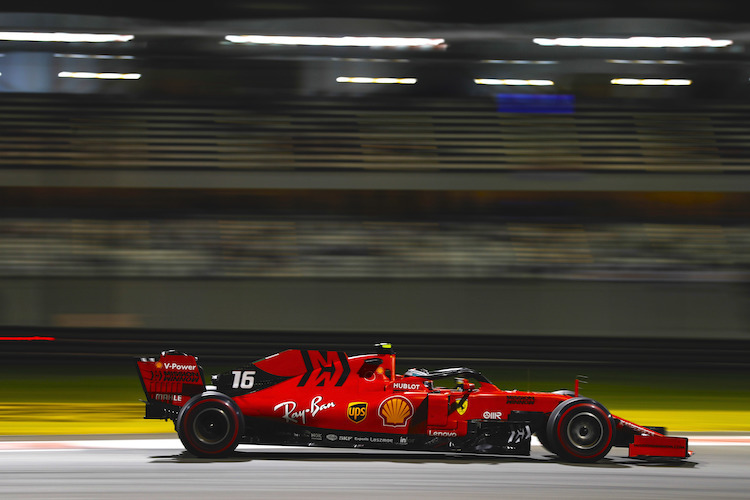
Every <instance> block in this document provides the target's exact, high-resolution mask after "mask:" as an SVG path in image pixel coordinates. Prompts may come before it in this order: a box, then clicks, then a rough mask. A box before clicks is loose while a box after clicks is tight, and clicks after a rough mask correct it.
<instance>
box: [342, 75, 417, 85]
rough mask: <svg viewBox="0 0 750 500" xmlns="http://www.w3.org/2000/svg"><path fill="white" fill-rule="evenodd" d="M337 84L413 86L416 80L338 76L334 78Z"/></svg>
mask: <svg viewBox="0 0 750 500" xmlns="http://www.w3.org/2000/svg"><path fill="white" fill-rule="evenodd" d="M336 81H337V82H338V83H391V84H401V85H414V84H415V83H417V79H416V78H390V77H380V78H370V77H367V76H339V77H338V78H336Z"/></svg>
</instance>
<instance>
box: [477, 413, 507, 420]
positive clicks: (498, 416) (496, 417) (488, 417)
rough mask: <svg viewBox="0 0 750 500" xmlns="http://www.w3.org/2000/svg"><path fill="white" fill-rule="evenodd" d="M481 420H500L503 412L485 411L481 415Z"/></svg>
mask: <svg viewBox="0 0 750 500" xmlns="http://www.w3.org/2000/svg"><path fill="white" fill-rule="evenodd" d="M482 418H484V419H486V420H502V418H503V412H501V411H486V412H484V413H482Z"/></svg>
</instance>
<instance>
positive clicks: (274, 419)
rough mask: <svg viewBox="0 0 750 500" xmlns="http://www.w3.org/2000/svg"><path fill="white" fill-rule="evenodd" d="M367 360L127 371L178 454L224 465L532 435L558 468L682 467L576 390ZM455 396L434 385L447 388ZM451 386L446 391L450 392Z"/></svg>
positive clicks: (331, 355) (164, 363) (506, 451)
mask: <svg viewBox="0 0 750 500" xmlns="http://www.w3.org/2000/svg"><path fill="white" fill-rule="evenodd" d="M375 350H376V352H375V353H374V354H364V355H359V356H347V355H346V354H345V353H343V352H336V351H313V350H299V349H292V350H287V351H283V352H280V353H278V354H274V355H272V356H268V357H267V358H263V359H260V360H258V361H255V362H253V363H250V364H248V365H246V366H243V367H241V368H238V369H236V370H231V371H228V372H225V373H221V374H218V375H214V376H213V377H212V382H213V383H212V385H209V386H206V385H204V378H203V371H202V369H201V367H200V366H199V365H198V362H197V361H198V360H197V358H196V357H195V356H191V355H188V354H183V353H178V352H176V351H166V352H163V353H162V354H161V355H160V356H159V358H158V359H156V358H141V359H139V360H137V361H136V363H137V367H138V374H139V376H140V379H141V383H142V384H143V390H144V392H145V393H146V401H145V403H146V416H145V418H152V419H171V420H173V421H174V423H175V428H176V430H177V434H178V435H179V437H180V440H181V441H182V443H183V444H184V445H185V448H186V449H187V450H188V451H189V452H190V453H192V454H194V455H196V456H199V457H222V456H226V455H228V454H230V453H232V452H233V451H234V449H235V448H236V447H237V445H238V444H239V443H256V444H280V445H306V446H329V447H346V448H378V449H402V450H423V451H443V452H467V453H487V454H499V455H529V453H530V443H531V436H532V434H536V435H537V437H538V439H539V441H540V442H541V443H542V445H543V446H544V447H545V448H546V449H547V450H549V451H550V452H553V453H555V454H557V455H558V456H559V457H560V458H562V459H564V460H568V461H576V462H595V461H597V460H599V459H601V458H602V457H604V456H605V455H606V454H607V453H608V452H609V450H610V448H612V446H622V447H627V448H628V451H629V453H628V456H629V457H663V458H676V459H683V458H687V457H688V456H690V452H689V451H688V440H687V438H682V437H672V436H669V437H668V436H665V435H664V434H665V431H664V429H661V428H649V427H642V426H640V425H636V424H634V423H632V422H629V421H627V420H625V419H622V418H619V417H616V416H614V415H612V414H610V413H609V411H607V409H606V408H605V407H604V406H603V405H602V404H600V403H598V402H597V401H594V400H592V399H589V398H586V397H582V396H579V395H578V391H577V384H576V391H574V392H572V391H556V392H521V391H515V390H514V391H506V390H501V389H498V388H497V387H496V386H495V385H493V384H492V383H491V382H490V381H489V380H488V379H487V378H486V377H485V376H483V375H482V374H481V373H479V372H478V371H476V370H472V369H469V368H445V369H441V370H435V371H428V370H423V369H410V370H407V371H406V372H405V373H404V374H403V375H397V374H396V372H395V366H396V360H395V355H394V354H393V350H392V348H391V346H390V344H378V345H376V349H375ZM446 379H447V380H448V381H450V382H451V383H450V385H451V386H452V387H441V386H440V385H439V384H440V383H441V381H444V380H446ZM453 381H455V382H453Z"/></svg>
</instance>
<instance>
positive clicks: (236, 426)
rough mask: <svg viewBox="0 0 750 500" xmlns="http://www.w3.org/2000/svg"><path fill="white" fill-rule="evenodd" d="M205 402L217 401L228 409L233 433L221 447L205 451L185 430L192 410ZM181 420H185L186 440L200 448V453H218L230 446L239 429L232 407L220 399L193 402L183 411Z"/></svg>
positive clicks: (190, 422) (189, 423)
mask: <svg viewBox="0 0 750 500" xmlns="http://www.w3.org/2000/svg"><path fill="white" fill-rule="evenodd" d="M205 403H219V404H220V405H222V406H224V407H225V408H227V409H228V410H229V413H230V415H231V416H232V419H233V420H234V434H233V435H232V438H231V439H230V440H229V442H228V443H227V445H226V446H224V447H223V448H221V449H220V450H211V451H206V450H205V449H204V447H203V446H202V445H196V443H195V441H193V437H192V435H191V433H190V432H188V431H187V425H192V421H191V420H190V415H192V413H193V411H194V410H195V409H196V408H198V407H199V406H201V405H203V404H205ZM183 422H185V426H186V427H185V428H186V430H185V436H186V437H187V439H188V441H190V444H191V445H193V447H194V448H196V449H198V450H201V452H202V453H206V454H209V453H210V454H219V453H221V452H223V451H224V450H226V449H227V448H229V447H231V446H232V443H234V440H235V439H236V438H237V433H238V432H239V430H240V422H239V420H238V419H237V414H236V413H235V411H234V409H233V408H232V407H231V406H230V405H229V404H227V402H226V401H223V400H221V399H202V400H200V401H198V402H197V403H195V404H194V405H193V406H191V407H190V408H189V409H188V411H187V413H185V416H184V417H183Z"/></svg>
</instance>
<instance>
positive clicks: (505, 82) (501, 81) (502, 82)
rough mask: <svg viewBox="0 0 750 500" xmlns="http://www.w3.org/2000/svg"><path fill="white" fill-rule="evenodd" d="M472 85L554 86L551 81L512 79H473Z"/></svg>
mask: <svg viewBox="0 0 750 500" xmlns="http://www.w3.org/2000/svg"><path fill="white" fill-rule="evenodd" d="M474 83H476V84H477V85H513V86H523V85H530V86H534V87H547V86H550V85H554V84H555V82H553V81H552V80H518V79H514V78H505V79H496V78H474Z"/></svg>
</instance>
